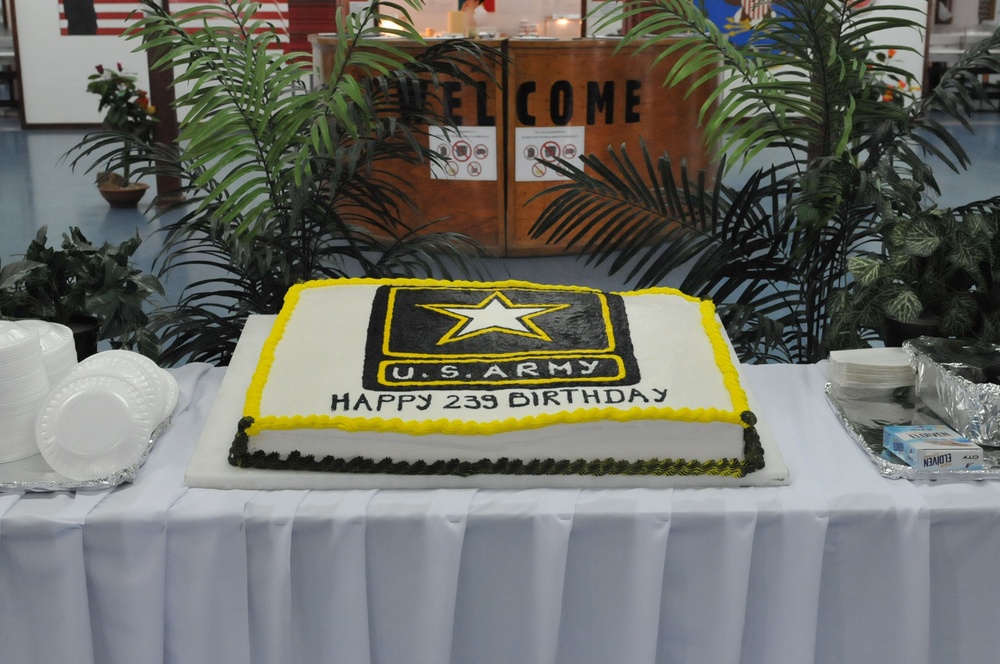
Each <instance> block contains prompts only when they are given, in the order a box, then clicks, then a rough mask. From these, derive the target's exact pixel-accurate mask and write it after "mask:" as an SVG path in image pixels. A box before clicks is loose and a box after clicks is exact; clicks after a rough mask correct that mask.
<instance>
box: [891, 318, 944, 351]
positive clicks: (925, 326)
mask: <svg viewBox="0 0 1000 664" xmlns="http://www.w3.org/2000/svg"><path fill="white" fill-rule="evenodd" d="M940 326H941V317H940V316H936V315H932V316H927V317H924V318H917V319H916V320H911V321H907V322H905V323H904V322H903V321H901V320H896V319H895V318H889V317H888V316H883V318H882V341H883V342H884V343H885V345H886V346H895V347H899V346H902V345H903V342H904V341H906V340H907V339H916V338H917V337H936V336H940V335H939V334H938V331H939V329H940Z"/></svg>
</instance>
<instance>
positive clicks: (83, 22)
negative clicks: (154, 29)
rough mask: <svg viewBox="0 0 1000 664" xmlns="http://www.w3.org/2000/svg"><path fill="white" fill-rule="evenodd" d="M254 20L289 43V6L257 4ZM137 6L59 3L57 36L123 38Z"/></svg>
mask: <svg viewBox="0 0 1000 664" xmlns="http://www.w3.org/2000/svg"><path fill="white" fill-rule="evenodd" d="M209 4H222V2H221V0H171V2H170V5H169V6H170V11H171V12H177V11H180V10H182V9H189V8H191V7H196V6H198V5H209ZM260 5H261V7H260V9H259V10H258V11H257V18H259V19H261V20H263V21H266V22H268V23H270V24H271V25H273V26H274V30H275V32H276V33H277V35H278V40H279V42H280V44H279V46H278V48H284V45H285V44H287V43H288V35H289V20H288V2H287V0H285V1H284V2H272V1H268V0H261V1H260ZM139 6H140V4H139V3H138V2H136V0H59V33H60V34H62V35H113V36H117V35H120V34H122V33H123V32H124V31H125V29H126V28H127V27H128V24H129V20H128V18H129V14H130V13H131V12H132V10H134V9H137V8H138V7H139Z"/></svg>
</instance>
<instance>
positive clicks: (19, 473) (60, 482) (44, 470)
mask: <svg viewBox="0 0 1000 664" xmlns="http://www.w3.org/2000/svg"><path fill="white" fill-rule="evenodd" d="M170 421H171V418H169V417H168V418H167V419H166V420H164V421H163V422H161V423H160V425H159V426H157V427H156V430H155V431H153V435H151V436H150V437H149V443H148V444H147V445H146V448H145V450H143V453H142V455H141V456H140V457H139V459H138V460H137V461H136V462H135V463H133V464H132V465H131V466H129V467H128V468H123V469H121V470H120V471H118V472H116V473H114V474H112V475H110V476H108V477H101V478H96V479H93V480H73V479H70V478H68V477H65V476H64V475H60V474H59V473H57V472H56V471H54V470H52V468H50V467H49V464H47V463H45V459H43V458H42V455H41V454H35V455H34V456H30V457H28V458H26V459H21V460H19V461H11V462H10V463H0V492H4V493H25V492H29V491H30V492H44V491H87V490H90V491H100V490H102V489H113V488H114V487H116V486H118V485H119V484H123V483H125V482H131V481H133V480H134V479H135V476H136V474H137V473H138V472H139V468H141V467H142V464H144V463H145V462H146V458H147V457H148V456H149V453H150V451H151V450H152V449H153V444H154V443H155V442H156V439H157V438H159V437H160V434H162V433H163V431H165V430H166V428H167V427H168V426H170Z"/></svg>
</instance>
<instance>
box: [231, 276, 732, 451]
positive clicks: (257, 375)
mask: <svg viewBox="0 0 1000 664" xmlns="http://www.w3.org/2000/svg"><path fill="white" fill-rule="evenodd" d="M333 285H337V286H352V285H393V286H414V287H438V288H448V287H460V288H465V287H475V288H480V287H482V288H498V289H500V288H528V287H530V288H532V289H539V288H544V289H546V290H566V291H574V292H581V291H582V292H595V293H600V292H601V291H599V290H597V289H594V288H589V287H577V286H559V285H553V286H548V285H542V284H535V283H531V282H526V281H518V280H506V281H495V282H478V281H448V282H446V281H442V280H438V279H370V278H348V279H320V280H315V281H308V282H305V283H301V284H296V285H295V286H292V287H291V288H290V289H289V290H288V293H287V295H286V296H285V303H284V306H283V307H282V308H281V311H280V312H279V314H278V317H277V319H276V320H275V323H274V326H273V328H272V329H271V333H270V334H269V335H268V338H267V340H266V341H265V342H264V347H263V349H262V350H261V354H260V360H259V362H258V364H257V368H256V369H255V370H254V373H253V377H252V378H251V380H250V385H249V386H248V388H247V397H246V409H245V411H246V412H245V415H247V416H249V417H252V418H253V424H252V426H250V428H249V429H247V431H246V433H247V435H248V436H253V435H255V434H257V433H260V432H261V431H264V430H276V431H280V430H290V429H340V430H342V431H348V432H360V431H375V432H382V433H404V434H407V435H414V436H421V435H429V434H453V435H467V436H475V435H494V434H499V433H506V432H510V431H518V430H523V429H535V428H541V427H546V426H552V425H557V424H581V423H585V422H594V421H599V420H612V421H619V422H630V421H634V420H637V419H663V420H671V421H679V422H692V423H694V422H701V423H709V422H719V423H728V424H735V425H739V426H741V427H746V426H747V424H745V423H744V422H743V421H742V419H741V417H740V414H741V413H742V412H743V411H746V410H749V402H748V401H747V396H746V392H745V391H744V390H743V388H742V387H741V386H740V382H739V373H738V371H737V370H736V366H735V365H734V364H733V361H732V355H731V353H730V350H729V345H728V344H727V343H726V341H725V338H724V336H723V335H722V328H721V325H720V324H719V322H718V320H717V319H716V317H715V305H714V304H713V303H712V302H711V301H710V300H701V299H699V298H696V297H692V296H690V295H687V294H685V293H682V292H681V291H679V290H677V289H675V288H667V287H656V288H648V289H643V290H639V291H624V292H617V293H615V294H617V295H620V296H622V297H629V296H636V295H648V294H655V293H660V294H664V295H674V296H678V297H681V298H684V299H685V300H688V301H689V302H696V303H700V305H699V306H700V312H701V319H702V327H703V329H704V332H705V333H706V335H707V337H708V339H709V342H710V344H711V348H712V351H713V354H714V356H715V362H716V365H717V366H718V368H719V371H720V373H721V374H722V379H723V384H724V386H725V388H726V391H727V392H728V393H729V396H730V398H731V400H732V403H733V410H730V411H725V410H719V409H715V408H699V409H691V408H656V407H652V408H645V407H640V406H635V407H633V408H630V409H628V410H620V409H616V408H578V409H576V410H572V411H564V412H562V413H554V414H542V415H532V416H528V417H523V418H513V417H511V418H506V419H503V420H494V421H491V422H472V421H468V420H455V419H448V418H441V419H437V420H423V421H419V420H404V419H401V418H389V419H386V418H380V417H372V418H359V417H347V416H342V415H337V416H329V415H299V416H294V417H288V416H262V415H261V412H260V402H261V398H262V396H263V392H264V387H265V385H266V384H267V378H268V376H269V375H270V372H271V367H272V365H273V364H274V353H275V350H276V348H277V346H278V344H279V342H280V341H281V339H282V337H283V336H284V333H285V328H286V327H287V325H288V322H289V320H290V319H291V316H292V313H293V312H294V310H295V307H296V305H297V304H298V302H299V299H300V297H301V295H302V292H303V291H305V290H308V289H311V288H325V287H327V286H333Z"/></svg>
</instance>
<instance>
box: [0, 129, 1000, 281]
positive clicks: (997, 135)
mask: <svg viewBox="0 0 1000 664" xmlns="http://www.w3.org/2000/svg"><path fill="white" fill-rule="evenodd" d="M961 134H962V135H963V136H964V139H963V142H964V144H965V146H966V148H967V150H968V151H969V152H970V155H971V157H972V160H973V164H974V166H973V168H972V169H971V170H970V171H969V172H967V173H964V174H961V175H954V174H951V173H950V172H948V171H947V170H946V169H944V168H938V169H937V170H936V173H937V175H938V177H939V179H940V180H941V182H942V185H943V190H944V196H943V197H942V200H941V203H942V204H945V205H953V204H957V203H961V202H964V201H967V200H973V199H975V198H980V197H984V196H987V195H990V194H996V193H1000V177H998V169H997V161H998V158H1000V114H998V113H993V112H982V113H978V114H976V117H975V135H967V134H966V133H965V132H964V131H962V132H961ZM81 135H82V132H81V131H80V130H40V129H32V130H22V129H21V128H20V124H19V122H18V121H17V119H16V118H14V117H10V116H9V115H8V116H6V117H0V263H6V262H8V261H10V260H11V259H12V258H15V257H17V256H18V255H19V254H20V253H23V251H24V249H25V248H26V247H27V245H28V243H29V242H30V241H31V239H32V238H33V237H34V236H35V233H36V231H37V230H38V229H39V228H40V227H41V226H47V227H48V229H49V239H50V241H51V242H53V243H55V244H58V242H59V240H60V238H61V236H62V233H64V232H65V231H66V230H67V229H68V228H69V227H70V226H78V227H80V228H81V230H82V231H83V232H84V234H85V235H86V236H87V237H88V238H89V239H90V240H91V241H94V242H99V241H104V240H107V241H110V242H119V241H121V240H123V239H124V238H126V237H128V236H130V235H132V234H135V233H138V234H139V235H140V236H141V237H142V238H143V245H142V247H141V248H140V250H139V252H140V255H139V257H138V258H139V262H140V265H141V267H144V268H146V269H150V267H151V266H152V264H153V259H154V257H155V255H156V253H157V252H158V250H159V234H158V233H157V231H158V230H159V229H160V227H161V225H162V224H161V222H157V221H151V215H150V214H148V213H147V212H145V211H144V210H143V206H142V205H140V209H139V210H115V209H111V208H109V207H108V205H107V203H105V202H104V200H103V199H102V198H101V197H100V195H99V194H98V192H97V190H96V189H95V187H94V184H93V178H92V177H91V176H90V175H87V174H84V173H82V172H80V171H76V172H74V171H73V170H72V169H71V168H70V166H69V165H68V163H67V162H66V161H65V159H64V158H63V155H64V154H65V152H66V151H67V150H68V149H69V148H70V147H72V146H73V145H74V144H75V143H76V142H77V141H78V140H79V139H80V137H81ZM508 275H509V276H510V277H512V278H517V279H526V280H530V281H536V282H541V283H563V284H567V283H575V284H579V285H589V286H595V287H599V288H605V289H621V288H622V287H624V286H625V284H624V283H623V282H622V280H621V278H618V277H608V275H607V274H606V273H605V271H604V270H603V268H597V269H593V268H589V267H587V266H585V265H583V263H582V262H581V261H579V260H577V259H575V258H572V257H558V258H529V259H509V260H504V261H498V262H497V265H496V270H495V274H494V276H496V277H506V276H508ZM183 281H184V277H183V275H175V276H174V277H173V278H172V280H171V281H168V282H167V284H166V286H167V290H168V300H171V301H172V300H174V299H175V298H176V295H177V293H179V292H180V290H181V288H183V285H184V284H183ZM668 285H676V284H668Z"/></svg>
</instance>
